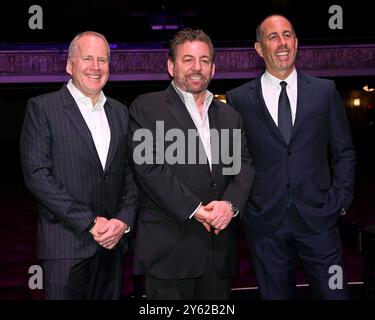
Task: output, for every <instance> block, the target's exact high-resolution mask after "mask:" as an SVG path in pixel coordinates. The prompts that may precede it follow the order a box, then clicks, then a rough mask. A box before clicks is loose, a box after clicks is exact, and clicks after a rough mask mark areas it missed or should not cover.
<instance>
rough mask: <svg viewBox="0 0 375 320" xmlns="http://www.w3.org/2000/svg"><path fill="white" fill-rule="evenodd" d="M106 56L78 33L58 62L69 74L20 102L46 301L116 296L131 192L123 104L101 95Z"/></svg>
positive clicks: (100, 43) (132, 207) (98, 42)
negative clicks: (63, 80)
mask: <svg viewBox="0 0 375 320" xmlns="http://www.w3.org/2000/svg"><path fill="white" fill-rule="evenodd" d="M109 58H110V49H109V45H108V42H107V40H106V39H105V37H104V36H103V35H101V34H99V33H96V32H91V31H89V32H84V33H81V34H78V35H77V36H76V37H75V38H74V39H73V41H72V42H71V44H70V47H69V52H68V61H67V66H66V70H67V72H68V73H69V74H70V75H71V77H72V79H71V80H70V81H69V83H68V84H67V85H65V86H64V87H63V88H62V89H61V90H59V91H56V92H52V93H49V94H45V95H42V96H38V97H35V98H32V99H30V100H29V102H28V105H27V111H26V115H25V120H24V125H23V130H22V134H21V162H22V167H23V172H24V178H25V183H26V185H27V187H28V188H29V190H30V191H31V193H32V194H33V196H34V197H35V198H36V199H37V201H38V213H39V216H38V227H37V230H38V231H37V232H38V233H37V241H38V255H39V257H40V259H42V266H43V270H44V274H43V275H44V278H43V280H44V289H45V297H46V299H118V298H120V294H121V274H122V255H123V253H124V250H125V249H126V245H127V244H126V239H125V237H126V236H124V233H127V232H128V231H130V229H131V228H132V227H133V222H134V217H135V212H136V201H137V193H136V186H135V183H134V180H133V177H132V173H131V169H130V167H129V162H128V160H127V159H128V152H127V147H126V146H127V143H126V141H127V140H126V136H127V128H128V113H127V109H126V107H125V106H124V105H122V104H121V103H120V102H118V101H116V100H113V99H111V98H109V97H106V96H105V95H104V94H103V92H102V88H103V87H104V85H105V84H106V82H107V79H108V75H109ZM119 242H120V243H119Z"/></svg>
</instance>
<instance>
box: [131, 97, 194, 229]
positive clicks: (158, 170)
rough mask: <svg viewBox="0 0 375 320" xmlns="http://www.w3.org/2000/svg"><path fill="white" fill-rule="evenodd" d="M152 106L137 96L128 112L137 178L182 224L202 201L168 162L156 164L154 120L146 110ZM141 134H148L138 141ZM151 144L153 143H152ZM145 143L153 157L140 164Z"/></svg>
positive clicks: (139, 184)
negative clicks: (179, 177)
mask: <svg viewBox="0 0 375 320" xmlns="http://www.w3.org/2000/svg"><path fill="white" fill-rule="evenodd" d="M150 108H152V106H149V108H148V107H147V106H145V105H144V103H143V104H142V102H141V101H139V99H136V100H135V101H134V102H133V103H132V105H131V106H130V111H129V118H130V120H129V127H130V134H129V136H128V137H129V140H128V142H129V145H130V150H132V154H133V165H134V171H135V176H136V180H137V183H138V186H139V187H140V189H141V190H142V192H144V193H145V194H146V195H147V196H148V197H149V198H150V199H152V201H153V202H154V203H156V204H157V205H158V206H159V207H160V208H161V209H162V210H163V211H165V212H166V213H168V214H170V215H171V216H172V217H173V218H174V219H175V220H176V222H177V223H179V224H183V223H184V222H186V221H187V220H188V219H189V217H190V215H191V214H192V213H193V212H194V210H196V208H197V207H198V205H199V204H200V203H201V200H200V199H199V197H198V196H197V195H195V194H194V192H193V191H192V190H190V189H189V188H188V187H187V186H186V185H184V183H182V182H181V181H180V180H179V179H178V178H177V177H176V176H175V174H174V173H173V172H172V171H171V169H170V168H169V165H168V164H167V163H165V162H164V163H162V164H157V163H156V161H155V159H156V156H157V150H156V148H155V146H156V141H155V137H156V134H155V128H154V127H155V120H154V119H151V118H152V117H150V116H148V113H149V112H145V110H147V111H148V110H150ZM138 133H141V134H142V135H143V133H144V134H145V136H144V137H145V140H144V142H139V141H136V140H138V139H137V138H134V137H135V134H138ZM147 138H149V139H147ZM150 139H151V140H150ZM148 142H149V143H148ZM150 144H152V145H151V146H150ZM142 145H143V146H145V147H146V148H147V147H149V148H150V149H151V150H152V159H150V160H151V161H150V162H149V163H141V162H140V161H138V160H137V159H138V158H139V157H138V156H137V155H139V154H140V152H141V148H140V147H141V146H142ZM162 151H164V150H162ZM146 152H147V151H146Z"/></svg>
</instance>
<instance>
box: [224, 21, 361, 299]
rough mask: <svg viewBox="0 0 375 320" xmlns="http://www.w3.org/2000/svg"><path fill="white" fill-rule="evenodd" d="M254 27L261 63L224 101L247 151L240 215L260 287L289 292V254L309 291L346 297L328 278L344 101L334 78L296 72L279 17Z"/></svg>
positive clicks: (291, 39)
mask: <svg viewBox="0 0 375 320" xmlns="http://www.w3.org/2000/svg"><path fill="white" fill-rule="evenodd" d="M256 36H257V41H256V43H255V50H256V51H257V53H258V55H259V56H260V57H262V58H263V59H264V62H265V64H266V71H265V73H264V74H263V75H262V76H260V77H259V78H257V79H255V80H253V81H250V82H248V83H245V84H244V85H242V86H241V87H238V88H236V89H233V90H231V91H229V92H228V95H227V97H228V100H227V101H228V103H229V104H230V105H232V106H233V107H234V108H235V109H236V110H237V111H239V113H240V114H241V115H242V119H243V121H244V128H245V132H246V136H247V143H248V147H249V151H250V154H251V156H252V158H253V160H254V162H253V166H254V169H255V177H254V185H253V188H252V190H251V193H250V198H249V203H248V208H247V212H246V214H245V222H246V226H247V238H248V244H249V247H250V251H251V254H252V259H253V263H254V266H255V271H256V276H257V280H258V285H259V290H260V296H261V298H263V299H292V298H294V297H295V296H294V288H295V283H294V282H295V279H294V267H295V259H296V258H298V259H299V260H300V262H301V265H302V267H303V269H304V271H305V274H306V276H307V279H308V281H309V283H310V285H311V287H312V290H313V292H314V294H315V296H316V297H318V298H320V299H346V298H347V290H346V283H345V281H344V279H343V278H342V277H341V278H340V279H339V280H338V282H337V283H336V282H335V281H330V277H331V276H332V275H333V274H332V270H342V269H341V268H340V267H342V257H341V244H340V236H339V230H338V217H339V216H340V214H344V213H345V210H347V209H348V206H349V204H350V202H351V200H352V194H353V182H354V166H355V154H354V149H353V145H352V140H351V136H350V131H349V126H348V121H347V117H346V113H345V109H344V107H343V105H342V103H341V99H340V96H339V94H338V92H337V91H336V88H335V84H334V82H333V81H330V80H324V79H318V78H315V77H310V76H307V75H305V74H303V73H302V72H299V71H298V72H297V71H296V69H295V66H294V61H295V57H296V53H297V43H298V40H297V38H296V35H295V32H294V29H293V26H292V24H291V23H290V22H289V21H288V20H287V19H286V18H285V17H283V16H281V15H271V16H269V17H267V18H265V19H264V20H263V21H262V23H261V24H260V25H259V26H258V28H257V32H256ZM331 267H333V268H331ZM340 274H341V275H342V273H339V274H338V275H340ZM333 282H335V283H333Z"/></svg>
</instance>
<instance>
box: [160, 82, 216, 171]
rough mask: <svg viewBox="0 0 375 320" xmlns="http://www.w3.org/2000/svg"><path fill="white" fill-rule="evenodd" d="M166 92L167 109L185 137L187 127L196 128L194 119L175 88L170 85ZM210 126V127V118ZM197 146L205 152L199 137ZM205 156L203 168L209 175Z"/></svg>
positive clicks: (186, 135)
mask: <svg viewBox="0 0 375 320" xmlns="http://www.w3.org/2000/svg"><path fill="white" fill-rule="evenodd" d="M166 93H167V102H168V111H169V112H170V113H171V114H172V116H173V117H174V118H175V119H176V121H177V122H178V124H179V128H180V129H181V130H182V131H183V132H184V134H185V138H186V139H187V137H188V136H189V135H188V130H189V129H195V130H196V127H195V124H194V121H193V119H192V118H191V116H190V114H189V112H188V111H187V109H186V106H185V105H184V103H183V102H182V100H181V98H180V97H179V95H178V94H177V92H176V90H175V89H174V88H173V86H172V85H170V86H169V87H168V88H167V91H166ZM211 107H212V104H211V106H210V108H209V110H210V109H211ZM210 127H211V119H210ZM199 148H200V150H203V152H205V151H204V147H203V144H202V141H201V139H200V138H199ZM205 156H206V164H204V169H205V171H206V173H208V174H209V175H211V170H210V166H209V164H208V160H207V155H206V153H205ZM198 160H199V158H198V156H197V161H198Z"/></svg>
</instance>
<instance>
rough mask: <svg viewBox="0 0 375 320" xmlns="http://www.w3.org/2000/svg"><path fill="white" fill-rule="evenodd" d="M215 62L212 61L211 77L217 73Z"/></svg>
mask: <svg viewBox="0 0 375 320" xmlns="http://www.w3.org/2000/svg"><path fill="white" fill-rule="evenodd" d="M215 68H216V67H215V62H213V63H212V71H211V78H213V77H214V74H215Z"/></svg>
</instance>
